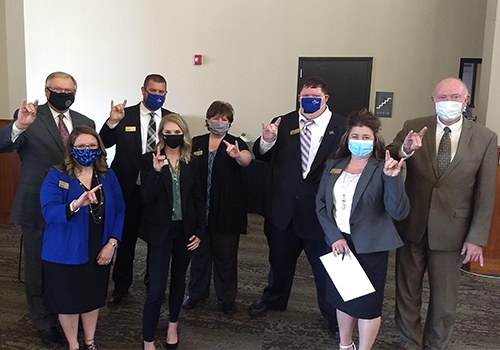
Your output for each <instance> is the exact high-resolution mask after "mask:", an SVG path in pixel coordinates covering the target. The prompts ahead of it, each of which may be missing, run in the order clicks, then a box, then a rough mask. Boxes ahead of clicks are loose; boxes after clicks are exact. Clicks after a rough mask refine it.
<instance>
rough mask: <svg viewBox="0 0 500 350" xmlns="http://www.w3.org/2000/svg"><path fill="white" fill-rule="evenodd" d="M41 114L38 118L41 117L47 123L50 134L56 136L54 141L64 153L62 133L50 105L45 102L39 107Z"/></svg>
mask: <svg viewBox="0 0 500 350" xmlns="http://www.w3.org/2000/svg"><path fill="white" fill-rule="evenodd" d="M38 111H39V114H38V115H37V118H40V121H41V122H42V123H43V124H44V125H45V127H46V128H47V131H48V132H49V134H50V135H51V136H52V137H53V138H54V141H55V142H56V144H57V147H59V149H60V150H61V152H62V153H64V145H63V142H62V139H61V134H60V133H59V129H58V128H57V125H56V123H55V121H54V117H53V116H52V112H51V111H50V108H49V105H48V104H44V105H42V106H40V107H39V108H38Z"/></svg>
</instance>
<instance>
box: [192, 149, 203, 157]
mask: <svg viewBox="0 0 500 350" xmlns="http://www.w3.org/2000/svg"><path fill="white" fill-rule="evenodd" d="M193 154H194V155H195V156H197V157H199V156H201V155H203V150H199V151H195V152H193Z"/></svg>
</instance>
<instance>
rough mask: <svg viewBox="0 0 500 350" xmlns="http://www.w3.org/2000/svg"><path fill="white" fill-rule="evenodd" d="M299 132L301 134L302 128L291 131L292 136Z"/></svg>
mask: <svg viewBox="0 0 500 350" xmlns="http://www.w3.org/2000/svg"><path fill="white" fill-rule="evenodd" d="M299 132H300V128H297V129H293V130H291V131H290V135H295V134H298V133H299Z"/></svg>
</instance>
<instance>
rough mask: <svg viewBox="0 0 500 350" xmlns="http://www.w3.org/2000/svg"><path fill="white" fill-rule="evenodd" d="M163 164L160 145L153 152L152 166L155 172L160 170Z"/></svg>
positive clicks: (163, 157) (163, 158) (163, 159)
mask: <svg viewBox="0 0 500 350" xmlns="http://www.w3.org/2000/svg"><path fill="white" fill-rule="evenodd" d="M164 165H165V156H164V155H162V154H160V147H158V148H157V149H156V154H155V153H154V152H153V168H155V171H156V172H158V173H159V172H160V171H161V169H163V166H164Z"/></svg>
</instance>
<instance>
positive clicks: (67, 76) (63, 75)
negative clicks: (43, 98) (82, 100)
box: [45, 72, 77, 91]
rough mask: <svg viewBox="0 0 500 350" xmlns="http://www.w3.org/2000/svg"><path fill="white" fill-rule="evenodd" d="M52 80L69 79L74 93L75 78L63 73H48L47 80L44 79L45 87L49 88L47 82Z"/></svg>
mask: <svg viewBox="0 0 500 350" xmlns="http://www.w3.org/2000/svg"><path fill="white" fill-rule="evenodd" d="M54 78H64V79H71V80H72V81H73V84H75V91H76V88H77V84H76V80H75V78H73V76H71V75H70V74H68V73H65V72H54V73H50V74H49V76H48V77H47V79H45V87H50V86H49V81H51V80H52V79H54Z"/></svg>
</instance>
